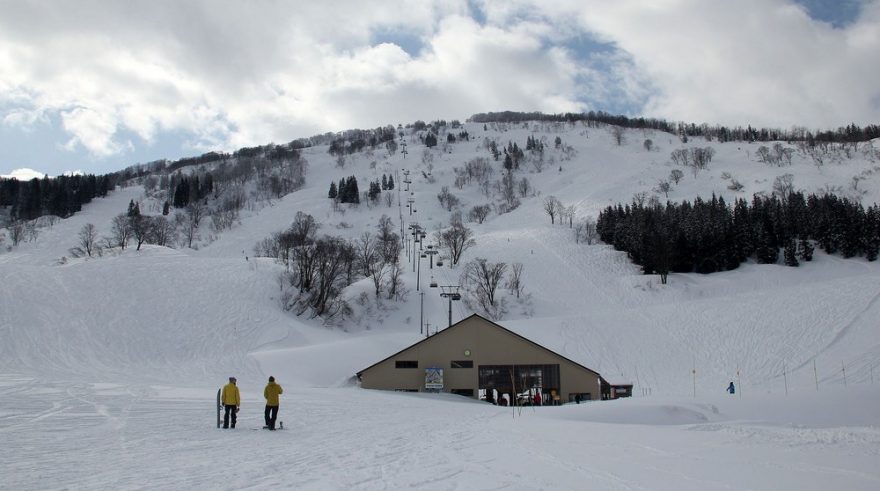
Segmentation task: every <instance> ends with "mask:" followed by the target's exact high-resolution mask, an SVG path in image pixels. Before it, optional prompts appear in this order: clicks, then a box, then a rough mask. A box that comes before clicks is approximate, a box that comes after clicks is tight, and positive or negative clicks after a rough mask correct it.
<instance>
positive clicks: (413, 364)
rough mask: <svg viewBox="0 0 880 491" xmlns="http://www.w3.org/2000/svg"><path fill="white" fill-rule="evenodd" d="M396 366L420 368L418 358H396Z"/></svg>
mask: <svg viewBox="0 0 880 491" xmlns="http://www.w3.org/2000/svg"><path fill="white" fill-rule="evenodd" d="M394 368H419V361H418V360H395V362H394Z"/></svg>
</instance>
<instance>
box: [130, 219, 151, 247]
mask: <svg viewBox="0 0 880 491" xmlns="http://www.w3.org/2000/svg"><path fill="white" fill-rule="evenodd" d="M128 226H129V227H130V228H131V236H132V237H134V240H135V242H137V249H136V250H138V251H139V250H141V245H143V243H144V242H146V241H147V239H148V238H149V237H150V235H152V231H153V221H152V220H151V219H150V217H148V216H144V215H141V214H140V213H137V214H134V215H131V216H130V217H128Z"/></svg>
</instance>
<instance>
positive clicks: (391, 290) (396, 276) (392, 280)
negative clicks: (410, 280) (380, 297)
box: [386, 262, 406, 300]
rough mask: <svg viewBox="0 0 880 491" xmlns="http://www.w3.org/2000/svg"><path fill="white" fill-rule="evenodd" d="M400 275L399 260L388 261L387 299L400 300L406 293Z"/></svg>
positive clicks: (401, 273)
mask: <svg viewBox="0 0 880 491" xmlns="http://www.w3.org/2000/svg"><path fill="white" fill-rule="evenodd" d="M402 276H403V268H401V266H400V262H394V263H390V264H389V266H388V281H387V282H386V288H387V290H388V300H391V299H394V298H396V299H398V300H400V299H401V298H403V297H404V296H405V295H406V290H404V288H403V279H402Z"/></svg>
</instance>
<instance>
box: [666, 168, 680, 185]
mask: <svg viewBox="0 0 880 491" xmlns="http://www.w3.org/2000/svg"><path fill="white" fill-rule="evenodd" d="M682 178H684V172H682V171H681V170H680V169H672V170H671V171H670V172H669V180H670V181H672V182H674V183H675V184H678V183H679V182H680V181H681V180H682Z"/></svg>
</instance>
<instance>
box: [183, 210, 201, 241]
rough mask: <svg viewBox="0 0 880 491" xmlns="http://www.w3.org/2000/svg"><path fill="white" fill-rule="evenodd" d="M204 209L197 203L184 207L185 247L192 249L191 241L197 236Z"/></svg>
mask: <svg viewBox="0 0 880 491" xmlns="http://www.w3.org/2000/svg"><path fill="white" fill-rule="evenodd" d="M205 211H206V210H205V207H204V205H202V204H201V202H199V201H193V202H192V203H190V204H189V205H187V207H186V216H185V218H186V220H185V222H184V230H183V234H184V237H185V238H186V246H187V247H189V248H192V245H193V240H195V238H196V237H198V235H199V225H200V224H201V222H202V218H204V214H205Z"/></svg>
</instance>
